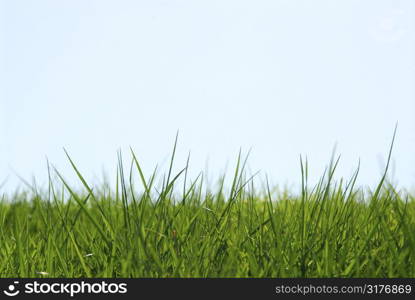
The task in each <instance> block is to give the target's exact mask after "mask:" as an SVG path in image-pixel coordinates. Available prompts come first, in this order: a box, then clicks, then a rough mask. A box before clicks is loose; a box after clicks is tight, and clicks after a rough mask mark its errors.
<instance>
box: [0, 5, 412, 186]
mask: <svg viewBox="0 0 415 300" xmlns="http://www.w3.org/2000/svg"><path fill="white" fill-rule="evenodd" d="M0 3H1V4H0V18H1V20H0V26H1V27H0V58H1V60H0V63H1V65H0V118H1V121H0V138H1V139H0V186H1V182H2V181H3V180H6V179H7V181H6V183H5V185H4V186H3V187H1V189H2V190H3V191H4V190H13V189H14V188H15V187H16V186H17V185H19V184H21V181H20V179H18V176H19V177H22V178H24V179H26V180H28V181H30V180H31V179H32V177H34V178H36V180H37V181H38V182H39V183H40V184H41V183H42V182H45V180H46V179H47V169H46V157H47V159H48V160H49V161H50V162H51V163H52V164H53V165H54V166H56V168H57V169H58V170H60V171H61V173H62V174H64V176H66V177H67V178H72V177H71V176H73V175H74V172H73V171H72V170H71V168H70V165H69V163H68V160H67V159H66V156H65V153H64V151H63V147H64V148H65V149H67V151H68V152H69V154H70V155H71V157H72V158H73V160H74V161H75V162H76V163H77V165H78V167H79V169H80V171H81V172H82V173H83V174H84V175H85V177H86V178H87V180H88V181H99V180H100V178H102V174H103V173H107V175H108V176H109V177H110V178H114V176H113V175H114V174H115V173H114V171H115V166H116V162H117V151H118V150H119V149H121V151H122V153H123V155H124V157H125V158H126V159H127V160H128V159H129V147H130V146H131V147H132V148H133V149H134V151H135V153H136V155H137V157H138V158H139V160H140V161H141V163H142V165H143V168H144V170H145V171H146V172H147V173H148V172H151V171H152V170H153V168H154V167H155V166H156V164H159V165H160V166H161V167H162V166H165V165H166V164H167V160H168V156H169V154H170V153H171V149H172V146H173V142H174V138H175V135H176V132H177V131H178V132H179V143H178V149H177V160H176V162H177V168H179V167H180V166H183V165H184V164H185V162H186V158H187V155H188V153H189V151H190V152H191V160H190V164H191V169H192V170H193V171H194V174H197V172H198V171H201V170H206V171H207V172H208V174H210V176H211V177H212V178H213V180H214V178H215V176H218V175H219V174H220V173H222V172H224V171H225V170H228V169H232V167H233V166H234V164H235V159H236V157H237V154H238V151H239V149H242V151H243V153H247V152H248V151H249V150H251V154H250V158H249V169H250V170H251V171H252V172H255V171H260V172H261V173H260V174H262V175H264V174H267V175H268V177H269V178H270V181H271V183H273V184H279V185H288V186H290V185H294V186H295V185H296V184H298V183H299V180H300V178H301V177H300V175H301V174H300V168H299V158H300V155H302V156H303V157H305V156H307V159H308V161H309V168H310V177H311V178H317V177H319V176H320V175H321V174H322V172H323V170H324V167H325V166H326V165H327V164H328V162H329V160H330V157H331V155H332V152H333V149H334V147H336V153H338V154H341V160H340V165H339V171H338V176H339V177H340V176H345V177H349V176H350V175H351V174H352V173H353V171H354V170H355V169H356V167H357V164H358V162H359V160H360V166H361V170H360V175H359V179H358V182H359V183H360V184H362V185H367V186H372V187H373V186H374V185H375V184H376V183H377V181H378V180H379V178H380V174H381V172H382V169H383V167H384V165H385V159H386V157H387V153H388V149H389V146H390V142H391V139H392V134H393V130H394V127H395V124H396V123H398V131H397V137H396V142H395V146H394V149H393V156H392V158H393V160H392V165H393V168H392V173H391V176H392V178H393V180H394V182H396V184H398V185H399V186H400V187H404V188H411V187H414V185H415V155H414V150H415V118H414V115H415V84H414V82H415V34H414V28H415V24H414V23H415V1H412V0H407V1H405V0H401V1H397V0H365V1H357V0H336V1H332V0H314V1H306V0H302V1H300V0H279V1H278V0H277V1H276V0H269V1H266V0H259V1H241V0H238V1H233V0H229V1H212V0H210V1H190V0H189V1H175V0H169V1H167V0H163V1H126V0H118V1H103V0H99V1H98V0H97V1H92V0H73V1H54V0H50V1H45V0H38V1H23V0H18V1H7V0H0ZM17 175H18V176H17Z"/></svg>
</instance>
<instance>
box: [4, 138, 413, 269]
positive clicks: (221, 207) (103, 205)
mask: <svg viewBox="0 0 415 300" xmlns="http://www.w3.org/2000/svg"><path fill="white" fill-rule="evenodd" d="M176 142H177V140H176ZM392 144H393V143H392ZM175 145H176V144H175ZM391 149H392V146H391ZM131 153H132V162H131V165H130V168H129V173H128V174H127V175H126V174H125V168H124V167H123V160H122V158H121V154H119V163H118V172H117V181H116V187H115V189H114V190H111V189H110V188H109V187H108V186H102V187H94V188H93V187H92V186H90V185H89V184H88V183H87V181H86V180H85V179H84V177H83V176H82V174H81V173H80V172H79V170H78V168H77V166H76V165H75V163H74V162H73V160H72V159H71V158H70V156H69V155H68V159H69V162H70V163H71V164H72V167H73V169H74V171H75V172H76V174H77V176H78V177H79V182H80V186H81V188H79V186H78V188H76V189H75V188H74V187H71V186H70V185H69V184H68V183H67V181H65V179H64V177H63V176H62V175H61V174H60V173H59V171H57V170H55V169H54V168H53V167H51V166H48V167H49V174H50V181H49V186H48V188H47V189H45V190H44V191H39V190H38V189H37V188H34V187H31V188H28V189H27V190H26V191H21V192H18V193H15V194H14V195H6V194H3V196H2V200H1V202H0V245H1V247H0V277H415V234H414V233H415V201H414V200H415V198H414V197H413V196H412V195H411V194H409V193H407V192H404V191H397V190H396V188H394V187H393V186H392V185H391V184H390V183H388V181H387V169H388V166H387V167H386V170H385V173H384V176H383V177H382V178H381V179H380V182H379V185H378V187H377V188H376V189H374V190H373V191H367V190H366V189H364V188H362V187H358V186H357V185H356V179H357V175H358V170H357V171H356V173H355V175H354V176H353V177H352V178H350V179H349V180H343V179H341V180H337V181H335V180H334V173H335V170H336V167H337V164H338V160H332V162H331V163H330V166H329V167H328V168H327V170H326V172H325V173H324V174H323V176H322V177H321V179H320V181H319V182H318V183H317V184H316V185H315V186H311V187H310V186H309V184H308V182H307V181H308V180H307V179H308V165H307V162H306V161H305V162H304V161H301V174H302V188H301V192H300V193H299V195H297V196H295V195H290V194H289V193H288V192H281V193H274V192H272V190H271V188H270V187H269V185H268V184H267V182H265V188H264V189H262V190H257V189H256V188H255V187H256V185H255V184H254V179H255V178H253V177H248V176H247V172H246V171H245V169H246V159H245V158H243V157H242V155H239V157H238V159H237V163H236V167H235V172H234V175H233V178H232V180H231V185H230V190H229V191H226V189H225V187H224V185H225V184H224V180H223V179H222V180H220V183H219V185H218V188H217V189H215V190H214V191H211V190H209V189H204V187H203V179H202V177H201V176H199V177H198V178H196V179H195V180H193V181H191V180H189V179H188V167H189V166H188V163H187V164H186V166H185V167H184V168H183V170H181V171H180V172H178V173H177V174H173V171H172V170H173V162H174V154H175V148H174V151H173V155H172V158H171V162H170V166H169V169H168V171H167V172H166V174H165V175H164V177H163V181H162V183H161V184H160V185H158V186H156V184H155V182H156V181H157V180H156V177H157V172H156V171H155V172H154V173H153V174H151V176H149V177H146V175H145V174H144V173H143V170H142V168H141V166H140V163H139V161H138V159H137V158H136V156H135V154H134V152H133V151H131ZM388 161H390V153H389V160H388ZM388 165H389V164H388ZM134 173H135V174H137V175H138V176H137V177H138V179H139V180H138V181H139V182H137V181H136V180H134V179H133V178H135V177H134V176H133V174H134ZM53 174H56V175H57V177H58V178H59V182H56V181H55V180H52V177H53ZM179 180H181V183H180V185H179ZM138 184H140V186H141V192H137V189H136V188H135V186H136V185H138Z"/></svg>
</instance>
